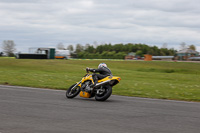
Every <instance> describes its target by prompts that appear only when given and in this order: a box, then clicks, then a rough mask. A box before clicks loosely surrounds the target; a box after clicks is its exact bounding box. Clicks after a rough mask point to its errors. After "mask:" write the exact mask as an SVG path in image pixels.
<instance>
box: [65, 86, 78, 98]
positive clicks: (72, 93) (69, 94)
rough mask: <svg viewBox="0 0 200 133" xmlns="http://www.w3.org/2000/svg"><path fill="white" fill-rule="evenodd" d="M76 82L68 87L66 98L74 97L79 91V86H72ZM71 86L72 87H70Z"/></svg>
mask: <svg viewBox="0 0 200 133" xmlns="http://www.w3.org/2000/svg"><path fill="white" fill-rule="evenodd" d="M75 85H76V84H74V85H72V86H71V87H69V89H68V90H67V92H66V97H67V98H74V97H75V96H77V95H78V94H79V92H80V87H79V86H76V87H75V88H73V87H74V86H75ZM72 88H73V89H72Z"/></svg>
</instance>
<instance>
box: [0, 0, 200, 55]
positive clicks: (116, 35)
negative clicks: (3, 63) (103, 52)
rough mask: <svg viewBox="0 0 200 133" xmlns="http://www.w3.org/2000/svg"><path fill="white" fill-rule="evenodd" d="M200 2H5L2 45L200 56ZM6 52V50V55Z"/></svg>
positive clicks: (0, 8) (0, 15)
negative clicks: (190, 51) (129, 48)
mask: <svg viewBox="0 0 200 133" xmlns="http://www.w3.org/2000/svg"><path fill="white" fill-rule="evenodd" d="M199 5H200V0H0V43H1V44H2V42H3V41H4V40H14V42H15V44H16V48H17V51H21V52H23V51H28V48H29V47H56V45H57V44H58V43H60V42H61V43H63V44H64V45H65V46H66V47H67V45H69V44H74V45H76V44H77V43H80V44H82V45H85V44H86V43H89V44H93V43H94V41H96V42H97V43H98V44H102V43H112V44H115V43H145V44H148V45H156V46H158V47H162V45H163V44H164V43H167V44H168V45H167V46H168V48H175V49H179V47H180V43H182V42H185V43H186V44H187V45H190V44H194V45H195V46H196V48H197V50H198V51H199V52H200V8H199ZM1 50H2V49H1V48H0V51H1Z"/></svg>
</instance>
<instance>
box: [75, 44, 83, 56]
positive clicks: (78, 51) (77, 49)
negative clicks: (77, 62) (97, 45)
mask: <svg viewBox="0 0 200 133" xmlns="http://www.w3.org/2000/svg"><path fill="white" fill-rule="evenodd" d="M82 51H83V46H82V45H81V44H77V45H76V53H77V54H78V53H80V52H82Z"/></svg>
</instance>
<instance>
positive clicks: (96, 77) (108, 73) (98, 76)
mask: <svg viewBox="0 0 200 133" xmlns="http://www.w3.org/2000/svg"><path fill="white" fill-rule="evenodd" d="M87 70H88V71H90V72H93V74H92V78H93V80H94V84H92V85H91V86H90V87H92V88H93V87H94V86H95V85H96V83H97V82H98V80H100V79H103V78H105V77H107V76H112V72H111V71H110V69H109V68H108V67H100V68H98V69H93V68H87ZM96 72H98V73H99V74H96Z"/></svg>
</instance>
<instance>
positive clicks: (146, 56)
mask: <svg viewBox="0 0 200 133" xmlns="http://www.w3.org/2000/svg"><path fill="white" fill-rule="evenodd" d="M144 61H152V55H149V54H145V55H144Z"/></svg>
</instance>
